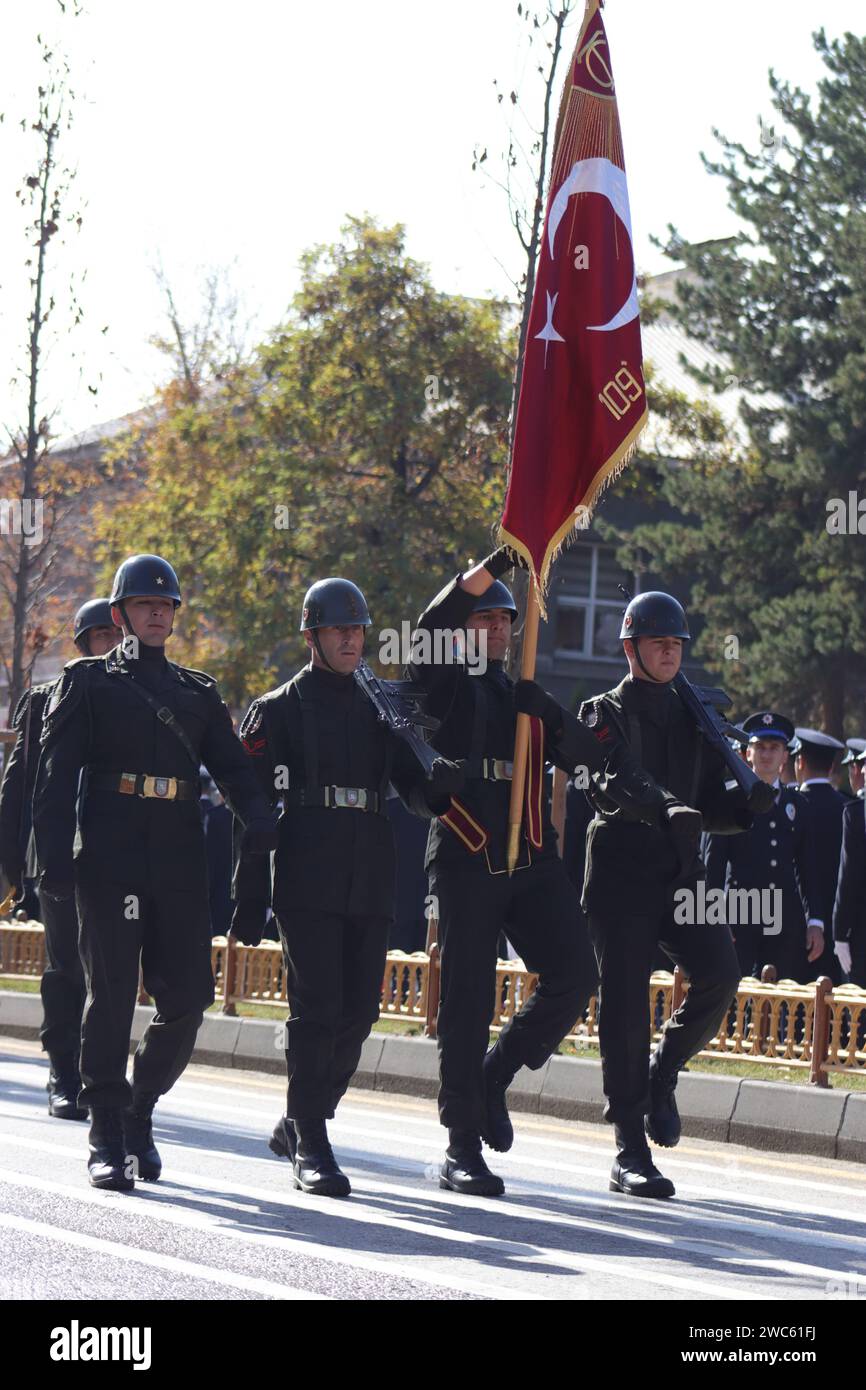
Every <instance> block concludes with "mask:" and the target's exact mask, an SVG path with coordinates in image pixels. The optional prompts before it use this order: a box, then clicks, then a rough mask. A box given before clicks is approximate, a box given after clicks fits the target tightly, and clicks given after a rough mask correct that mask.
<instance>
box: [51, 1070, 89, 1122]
mask: <svg viewBox="0 0 866 1390" xmlns="http://www.w3.org/2000/svg"><path fill="white" fill-rule="evenodd" d="M46 1090H47V1091H48V1113H49V1115H53V1117H54V1119H55V1120H86V1119H87V1111H86V1110H85V1109H84V1108H83V1107H82V1106H80V1105H79V1104H78V1092H79V1091H80V1090H81V1077H80V1076H79V1075H78V1063H77V1062H76V1060H75V1058H74V1057H52V1058H51V1070H50V1071H49V1073H48V1085H47V1087H46Z"/></svg>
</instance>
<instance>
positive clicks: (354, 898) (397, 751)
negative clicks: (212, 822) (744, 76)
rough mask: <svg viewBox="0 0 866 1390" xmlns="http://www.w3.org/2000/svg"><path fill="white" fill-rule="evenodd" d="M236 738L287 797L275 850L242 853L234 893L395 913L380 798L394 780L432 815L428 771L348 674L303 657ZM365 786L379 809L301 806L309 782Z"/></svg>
mask: <svg viewBox="0 0 866 1390" xmlns="http://www.w3.org/2000/svg"><path fill="white" fill-rule="evenodd" d="M241 737H242V739H243V742H244V747H245V748H246V750H247V753H248V754H249V759H250V764H251V766H252V767H253V768H254V769H255V773H256V776H257V779H258V785H259V787H260V788H261V791H262V793H263V795H265V796H266V797H267V799H268V802H269V804H270V805H271V806H276V805H277V804H278V802H280V800H281V792H282V791H284V790H286V789H287V790H288V795H287V796H286V797H285V798H284V801H285V803H286V804H284V806H283V810H282V814H281V816H280V821H279V833H280V840H279V846H278V848H277V851H276V854H275V857H274V867H273V892H271V882H270V874H269V871H268V863H267V860H266V859H264V858H263V857H262V856H256V855H247V854H244V853H239V854H238V856H237V859H236V867H235V879H234V897H235V898H236V899H237V900H238V901H244V902H251V903H259V904H261V905H262V906H264V905H266V904H267V903H269V902H270V903H272V906H273V908H274V911H275V912H276V913H277V914H279V913H281V912H282V913H286V912H290V911H301V912H303V911H310V910H316V911H319V912H334V913H340V914H343V915H346V916H362V917H363V916H384V917H392V916H393V914H394V891H395V887H394V885H395V872H396V869H395V853H394V834H393V830H392V828H391V823H390V821H389V819H388V816H387V813H386V805H385V798H386V793H387V789H388V784H389V782H392V783H393V785H394V786H395V787H396V789H397V791H398V792H399V793H400V795H401V797H402V798H403V800H404V801H405V803H406V805H407V806H408V807H409V809H410V810H412V811H414V812H415V813H416V814H418V815H421V816H424V817H428V818H429V816H430V814H431V813H430V810H429V809H428V807H427V803H426V800H425V798H424V784H425V774H424V770H423V768H422V767H421V765H420V763H418V761H417V760H416V758H415V757H414V756H413V755H412V753H411V752H410V750H409V748H408V747H407V745H406V744H405V743H404V742H403V741H402V740H401V739H399V738H396V737H395V736H394V735H392V734H390V733H389V732H388V730H387V729H386V727H385V726H384V725H383V724H382V723H381V722H380V720H379V718H378V716H377V714H376V710H375V709H374V707H373V705H372V704H371V703H370V701H369V700H368V698H367V696H366V695H365V694H364V692H363V690H362V689H361V687H360V686H359V685H358V683H357V681H356V680H355V679H354V676H352V675H349V676H343V675H339V674H338V673H336V672H332V671H325V670H322V668H321V667H316V666H312V665H309V666H305V667H304V669H303V670H302V671H299V672H298V674H297V675H296V676H294V677H293V678H292V679H291V680H290V681H288V682H287V683H286V684H285V685H282V686H280V687H279V689H277V690H271V691H268V693H267V694H266V695H262V696H261V697H260V698H259V699H257V700H254V701H253V703H252V705H251V706H250V708H249V711H248V712H247V714H246V717H245V718H244V721H243V723H242V725H241ZM325 786H336V787H355V788H365V789H367V790H368V791H371V792H377V793H378V794H379V796H380V798H381V811H380V813H376V812H374V811H369V810H366V811H362V810H359V809H351V808H348V807H325V806H299V805H293V804H291V793H292V792H293V791H295V790H296V789H303V788H306V787H311V788H321V787H325Z"/></svg>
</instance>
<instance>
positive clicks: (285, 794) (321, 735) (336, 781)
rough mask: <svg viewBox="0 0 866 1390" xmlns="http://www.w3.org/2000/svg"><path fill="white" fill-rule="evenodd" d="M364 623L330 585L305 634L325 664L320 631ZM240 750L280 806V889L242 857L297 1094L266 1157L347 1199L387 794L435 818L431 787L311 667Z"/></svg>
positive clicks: (385, 850)
mask: <svg viewBox="0 0 866 1390" xmlns="http://www.w3.org/2000/svg"><path fill="white" fill-rule="evenodd" d="M369 623H370V616H369V613H368V611H367V605H366V601H365V599H364V596H363V594H362V593H361V591H360V589H358V588H357V586H356V585H355V584H352V583H351V582H350V581H349V580H345V579H326V580H321V581H319V582H318V583H317V584H314V585H313V586H312V588H311V589H310V590H309V592H308V593H307V596H306V598H305V600H304V609H303V619H302V623H301V630H302V631H310V632H311V633H312V634H313V640H314V641H315V643H316V646H317V649H318V651H319V654H320V656H321V658H322V660H325V658H324V656H323V654H322V651H321V646H320V643H319V639H318V633H317V629H318V628H320V627H340V626H348V627H352V626H357V625H363V626H364V627H366V626H368V625H369ZM241 737H242V738H243V742H244V746H245V747H246V749H247V752H248V753H249V755H250V758H251V761H252V763H253V765H254V767H255V769H256V772H257V774H258V781H259V786H260V788H261V790H262V793H263V794H264V795H265V796H267V798H268V800H269V803H270V804H271V805H276V804H277V803H278V802H280V803H281V804H282V815H281V817H280V821H279V844H278V847H277V851H276V854H275V856H274V865H273V888H272V889H271V883H270V875H269V872H268V865H267V863H266V862H265V861H262V860H261V859H259V860H256V859H250V858H249V857H248V856H246V855H243V854H242V855H241V856H240V857H239V861H238V864H237V869H236V874H235V883H234V896H235V898H236V900H237V903H238V907H237V909H236V913H235V922H234V924H233V927H232V931H233V933H234V934H235V935H237V936H238V937H239V938H240V939H241V940H243V941H244V942H246V943H247V944H250V945H253V944H255V943H256V942H257V941H258V940H259V939H260V938H261V934H262V926H263V923H264V917H265V911H266V908H267V905H268V903H269V902H270V903H272V905H273V910H274V914H275V916H276V918H277V923H278V925H279V929H280V936H281V938H282V942H283V949H284V953H285V958H286V978H287V986H286V988H287V995H288V1001H289V1009H290V1014H289V1020H288V1023H287V1025H286V1068H287V1072H288V1094H287V1102H286V1115H285V1117H284V1118H283V1119H282V1120H280V1121H279V1123H278V1125H277V1127H276V1130H275V1132H274V1136H273V1139H272V1140H271V1148H272V1149H274V1151H275V1152H277V1153H280V1154H282V1155H284V1156H285V1157H288V1158H291V1159H292V1161H293V1165H294V1180H295V1184H296V1186H298V1187H300V1188H302V1189H303V1190H305V1191H309V1192H316V1193H319V1194H323V1195H330V1196H343V1195H346V1194H348V1192H349V1182H348V1179H347V1178H346V1177H345V1175H344V1174H343V1173H342V1172H341V1171H340V1169H339V1168H338V1167H337V1164H336V1161H335V1159H334V1156H333V1153H332V1151H331V1149H330V1144H329V1142H328V1138H327V1130H326V1125H325V1121H326V1120H328V1119H330V1118H331V1117H332V1116H333V1115H334V1112H335V1110H336V1107H337V1105H338V1103H339V1101H340V1100H341V1098H342V1096H343V1094H344V1093H345V1091H346V1089H347V1087H348V1085H349V1083H350V1081H351V1079H352V1076H353V1075H354V1073H355V1070H356V1068H357V1065H358V1060H359V1058H360V1055H361V1048H362V1045H363V1043H364V1040H365V1038H366V1037H367V1036H368V1034H369V1033H370V1030H371V1028H372V1026H373V1024H374V1023H375V1022H376V1020H377V1018H378V1016H379V1001H380V995H381V988H382V977H383V974H384V966H385V953H386V951H387V945H388V933H389V930H390V928H391V924H392V921H393V916H394V889H395V870H396V861H395V851H394V836H393V831H392V828H391V823H390V821H389V819H388V816H387V812H386V796H387V791H388V785H389V783H391V782H392V783H393V784H394V786H395V787H396V788H397V789H398V791H399V793H400V795H401V796H402V797H403V799H404V801H405V802H406V804H407V805H408V806H410V808H411V809H412V810H414V811H416V812H418V813H419V814H421V815H424V816H427V817H429V815H430V811H429V809H428V807H427V802H426V800H425V789H426V788H427V787H428V783H427V781H426V778H425V773H424V769H423V768H422V766H421V764H420V763H419V762H418V761H417V759H416V758H415V757H414V755H413V754H412V752H411V751H410V750H409V749H408V747H407V746H406V744H405V743H403V742H402V741H401V740H400V739H399V738H397V737H396V736H395V735H393V734H391V733H390V732H389V731H388V730H387V728H386V727H385V725H384V724H383V723H382V722H381V721H380V720H379V718H378V715H377V712H376V710H375V708H374V706H373V704H372V703H371V701H370V700H369V698H368V697H367V695H366V694H365V693H364V691H363V690H362V688H361V686H360V685H359V684H358V682H357V681H356V679H355V675H354V672H351V671H350V672H349V673H348V674H342V673H341V672H338V671H335V670H334V669H329V668H328V667H326V666H323V665H320V664H314V663H313V662H311V663H310V664H309V665H308V666H305V667H304V668H303V670H301V671H299V672H298V673H297V675H295V676H294V677H292V679H291V680H290V681H288V682H287V683H286V684H285V685H283V686H280V687H279V689H277V690H272V691H269V692H268V694H266V695H263V696H261V697H260V698H259V699H257V700H255V701H254V702H253V704H252V705H251V706H250V709H249V711H248V713H247V715H246V718H245V719H244V721H243V724H242V726H241ZM452 772H453V770H452Z"/></svg>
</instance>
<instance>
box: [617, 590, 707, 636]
mask: <svg viewBox="0 0 866 1390" xmlns="http://www.w3.org/2000/svg"><path fill="white" fill-rule="evenodd" d="M619 637H620V641H623V640H624V638H626V637H629V638H631V639H632V640H634V639H635V638H636V637H681V638H682V640H683V641H684V642H688V641H689V640H690V637H689V625H688V622H687V620H686V615H685V612H684V610H683V606H682V604H681V603H678V602H677V600H676V599H675V598H674V597H673V595H672V594H663V593H661V592H660V591H659V590H658V589H649V590H648V591H647V592H646V593H645V594H638V595H637V597H636V598H633V599H632V600H631V603H630V604H629V605H628V608H627V609H626V610H625V613H624V614H623V617H622V629H621V631H620V634H619Z"/></svg>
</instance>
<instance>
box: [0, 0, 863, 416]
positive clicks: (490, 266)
mask: <svg viewBox="0 0 866 1390" xmlns="http://www.w3.org/2000/svg"><path fill="white" fill-rule="evenodd" d="M824 10H825V11H826V14H825V15H824V16H822V15H821V14H820V7H816V6H815V5H814V3H811V2H810V3H806V0H760V3H756V0H726V3H725V4H718V3H710V0H658V3H655V4H654V3H651V2H650V0H608V3H607V4H606V6H605V10H604V17H605V23H606V26H607V30H608V37H609V40H610V49H611V55H612V60H613V68H614V74H615V77H616V82H617V90H618V95H619V107H620V117H621V121H622V126H623V139H624V143H625V154H626V165H627V170H628V175H629V185H630V193H631V208H632V222H633V226H634V234H635V247H636V254H637V260H638V265H639V267H640V268H641V269H643V270H646V271H649V272H654V271H658V270H660V269H664V268H666V263H665V262H664V260H663V258H662V257H661V256H660V254H659V253H658V252H657V251H656V250H654V249H653V248H652V246H651V244H650V237H651V236H652V235H654V234H655V235H661V234H663V233H664V231H665V228H666V226H667V224H668V223H669V222H673V223H674V224H676V225H677V226H678V227H679V228H680V230H681V231H683V232H684V233H685V235H686V236H688V237H690V238H692V239H695V240H699V239H702V238H706V237H714V236H720V235H724V234H726V233H728V232H730V231H731V230H733V227H734V223H733V219H732V216H731V214H730V213H729V212H728V210H727V208H726V205H725V196H724V188H723V186H722V184H721V182H720V181H719V180H717V179H712V178H710V177H709V176H707V175H706V174H705V173H704V171H703V168H702V166H701V164H700V160H699V152H700V151H701V150H705V151H708V152H712V150H713V144H714V142H713V139H712V135H711V129H712V127H713V126H718V127H720V128H721V129H723V130H724V131H725V132H726V133H727V134H730V135H732V136H734V137H737V138H740V139H743V140H744V141H745V142H747V143H749V144H751V145H755V144H756V143H757V141H758V138H759V127H758V118H759V115H763V116H764V118H765V120H766V121H768V122H769V121H771V119H772V112H771V107H770V101H769V89H768V85H767V72H768V69H769V68H770V67H773V68H774V69H775V70H776V71H777V72H778V73H779V74H781V75H783V76H785V77H788V78H790V79H791V80H792V81H794V82H796V83H798V84H799V85H801V86H804V87H806V88H808V89H810V90H813V89H814V86H815V82H816V80H817V78H818V76H819V74H820V71H821V64H820V62H819V60H818V58H817V56H816V54H815V52H814V48H813V45H812V40H811V33H812V30H813V29H814V28H816V27H817V24H818V22H819V19H823V22H824V23H825V25H826V26H827V29H828V32H829V33H830V34H831V35H833V36H835V35H838V34H841V33H842V32H843V31H844V30H845V29H852V30H854V31H855V32H860V33H862V32H863V31H864V26H866V6H864V3H863V0H833V4H832V5H831V6H825V7H824ZM0 14H2V27H0V33H2V40H3V49H4V92H3V96H2V99H0V110H2V111H4V112H5V121H4V123H3V124H2V125H0V209H2V213H0V251H2V254H0V382H2V383H3V385H2V388H0V392H2V394H0V423H3V424H5V423H8V422H9V421H10V419H12V418H14V417H15V416H16V415H17V416H19V417H20V415H21V414H22V413H23V412H22V410H21V409H16V408H15V402H14V397H13V396H12V395H11V394H10V395H7V394H6V383H7V381H8V380H9V378H10V376H11V374H12V371H13V368H14V366H15V363H16V360H20V352H17V354H16V347H17V344H18V343H20V342H21V340H22V339H23V335H24V330H25V326H26V322H25V321H26V313H27V309H26V302H27V301H26V289H27V286H26V272H25V270H24V268H23V261H24V256H25V254H26V252H25V243H24V240H23V237H22V233H21V221H20V214H19V211H18V209H17V204H16V203H15V199H14V193H15V189H16V188H17V187H18V186H19V184H20V180H21V177H22V175H23V174H25V173H26V172H27V170H28V152H27V148H26V146H25V143H24V140H25V137H24V136H22V134H21V133H20V130H19V128H18V122H19V120H20V119H21V117H22V116H23V115H26V114H30V113H31V112H32V110H33V108H34V97H35V83H36V81H37V76H38V69H37V65H36V62H35V59H36V43H35V35H36V33H37V32H38V31H39V29H40V27H41V28H42V30H43V32H54V33H56V32H58V29H59V28H62V30H63V32H65V34H66V36H67V37H66V40H65V42H66V46H67V49H68V52H69V55H70V61H71V65H72V69H73V82H74V85H75V87H76V88H77V89H78V91H79V93H80V96H79V100H78V103H77V105H76V114H75V125H74V128H73V130H72V132H71V135H70V137H69V140H68V142H67V150H68V153H69V155H70V157H71V158H73V160H74V162H75V163H76V164H77V166H78V170H79V174H78V180H77V190H78V191H77V197H78V198H79V200H80V201H83V202H84V203H86V208H85V212H84V224H83V228H82V231H81V232H80V233H79V234H78V235H77V236H76V237H75V238H74V240H73V241H72V243H71V244H70V246H69V248H68V249H67V251H66V252H64V253H62V261H61V264H62V269H63V272H64V274H63V275H61V274H60V273H59V271H58V273H57V275H56V276H55V280H54V288H55V289H56V291H57V293H58V298H59V301H60V304H59V307H58V311H57V314H56V318H55V322H56V324H57V326H58V328H60V329H61V330H62V334H61V337H60V339H59V341H58V343H57V345H56V346H55V347H54V348H53V350H52V353H51V358H50V362H49V370H48V372H47V374H46V404H54V403H56V402H58V401H59V402H61V408H60V412H59V415H58V417H57V427H58V429H60V430H61V432H63V431H68V430H71V429H79V428H83V427H84V426H86V425H87V424H90V423H93V422H95V421H97V420H105V419H109V418H111V417H113V416H115V415H118V414H121V413H123V412H125V411H127V410H130V409H133V408H134V407H135V406H136V405H138V404H139V403H140V402H141V401H142V400H143V399H144V398H146V397H147V396H148V394H149V393H150V391H151V390H152V388H153V385H154V382H155V380H156V379H157V377H158V375H159V372H160V370H161V364H160V361H159V359H158V357H157V355H156V354H155V352H154V351H153V349H151V348H149V347H148V338H149V336H150V335H151V334H153V333H154V332H156V331H158V330H159V328H160V326H161V321H160V316H161V305H160V300H159V294H158V291H157V289H156V286H155V283H154V277H153V267H154V265H155V264H156V263H157V262H158V261H160V260H161V261H162V263H163V265H164V267H165V270H166V273H167V275H168V277H169V278H170V280H171V281H172V283H173V284H174V285H175V287H176V291H177V294H178V298H179V300H180V302H181V304H182V305H183V306H184V307H185V311H186V312H187V313H189V314H192V313H194V311H195V306H196V303H197V286H198V284H199V282H200V279H201V275H202V273H203V272H204V271H205V270H207V269H208V268H212V267H230V269H231V277H232V280H233V283H234V285H235V287H236V289H237V290H238V291H239V293H240V295H241V297H242V300H243V303H244V305H245V308H246V311H247V313H248V315H250V316H254V317H255V322H256V325H257V326H258V329H259V330H260V332H262V333H263V332H264V331H265V330H266V329H267V328H268V327H270V326H271V325H272V324H274V323H276V322H277V321H278V320H279V319H280V317H281V315H282V314H283V313H284V311H285V308H286V305H287V304H288V302H289V299H290V297H291V295H292V292H293V290H294V289H295V287H296V285H297V260H298V256H299V253H300V252H301V251H302V250H303V249H304V248H305V247H307V246H309V245H311V244H313V243H316V242H321V241H332V240H334V239H335V238H336V237H337V236H338V233H339V228H340V224H341V222H342V220H343V219H344V217H345V216H346V214H349V213H352V214H361V213H364V212H368V213H371V214H373V215H374V216H376V217H377V218H379V219H380V220H381V221H382V222H384V223H393V222H396V221H402V222H405V223H406V225H407V228H408V245H409V250H410V252H411V253H412V254H413V255H415V256H416V257H418V258H419V259H420V260H422V261H425V262H427V263H428V264H429V265H430V267H431V271H432V274H433V278H434V281H435V283H436V284H437V286H439V287H440V288H441V289H444V290H450V291H455V292H461V293H465V294H470V295H484V294H488V293H494V294H508V293H510V289H511V287H510V282H509V276H510V275H513V276H516V275H517V274H519V270H520V257H521V251H520V247H519V244H518V242H517V239H516V237H515V234H514V232H513V230H511V228H510V226H509V220H508V209H507V205H506V203H505V199H504V197H503V195H502V194H501V193H500V192H499V191H498V190H497V188H496V187H495V186H494V185H493V184H492V183H490V182H489V181H486V180H485V179H483V178H482V177H480V176H479V174H477V173H473V172H472V171H471V162H472V149H473V146H474V145H476V144H477V145H478V146H479V147H481V148H483V147H485V146H486V147H487V149H488V151H489V158H488V167H490V168H492V169H494V170H495V168H496V164H497V152H498V151H499V150H500V149H501V148H502V146H503V143H504V140H505V135H506V126H505V117H504V115H503V107H499V106H497V103H496V96H495V91H494V87H493V81H494V79H495V78H496V79H498V81H499V83H500V86H501V88H502V89H503V90H504V91H505V92H506V93H507V92H509V91H510V90H511V89H512V88H514V87H519V89H520V91H521V93H523V94H525V95H524V105H525V107H526V108H527V110H528V111H529V112H530V113H537V112H538V111H539V108H540V100H541V94H540V89H539V88H538V87H537V86H534V85H533V66H534V63H535V62H536V61H539V60H540V58H543V56H544V55H543V53H542V54H541V55H540V58H534V57H533V54H532V51H531V50H528V49H527V45H526V42H525V33H526V26H525V25H524V24H523V23H522V22H521V21H520V20H519V19H518V16H517V5H516V0H437V3H435V4H424V3H421V0H328V3H327V4H325V3H317V0H309V3H299V0H243V3H241V4H239V3H237V0H147V2H146V3H145V0H86V11H85V14H84V16H83V17H81V18H79V19H77V20H74V21H72V22H69V21H63V22H62V24H60V25H59V24H58V19H57V15H58V5H57V3H56V0H26V3H20V0H2V3H0ZM578 19H579V16H577V17H576V18H575V21H574V23H573V25H572V30H571V34H570V38H569V40H568V47H569V51H570V48H571V46H572V45H573V43H574V39H575V37H576V33H575V26H576V24H577V22H578ZM504 106H508V101H507V97H506V102H505V103H504ZM73 262H74V264H75V266H77V267H78V268H79V269H86V272H87V276H86V279H85V281H84V284H83V285H82V286H81V290H80V297H81V299H82V303H83V306H84V308H85V311H86V316H87V317H86V323H85V326H84V327H83V328H82V329H80V330H77V331H76V332H75V333H74V334H71V335H70V334H67V333H66V331H65V330H66V327H67V323H66V321H65V320H64V312H63V311H64V291H63V285H64V283H65V279H64V277H65V272H66V271H67V270H68V269H69V268H70V267H71V265H72V264H73ZM105 325H107V326H108V332H107V333H106V334H104V335H103V334H102V332H101V330H102V328H103V327H104V326H105ZM73 349H74V350H75V351H76V352H77V356H78V362H77V363H76V362H75V361H73V360H72V357H71V354H72V351H73ZM80 364H83V369H84V375H83V377H82V378H79V365H80ZM90 384H92V385H98V386H99V394H98V395H97V396H93V395H91V394H90V393H89V392H88V390H87V386H88V385H90ZM19 397H20V393H19Z"/></svg>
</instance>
